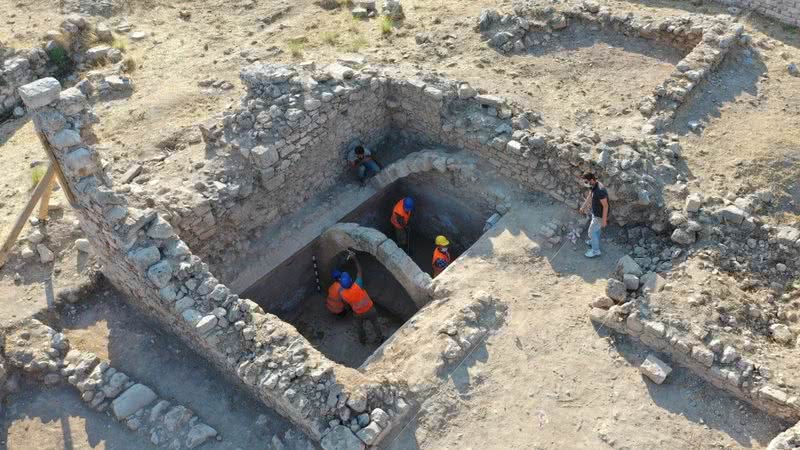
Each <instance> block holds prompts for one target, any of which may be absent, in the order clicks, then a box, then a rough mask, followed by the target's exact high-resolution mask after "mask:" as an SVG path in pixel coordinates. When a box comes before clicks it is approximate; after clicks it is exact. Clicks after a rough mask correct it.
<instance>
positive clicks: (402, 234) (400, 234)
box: [394, 228, 408, 249]
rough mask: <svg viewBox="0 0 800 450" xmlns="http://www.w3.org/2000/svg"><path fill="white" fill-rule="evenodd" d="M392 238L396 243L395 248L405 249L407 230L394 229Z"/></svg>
mask: <svg viewBox="0 0 800 450" xmlns="http://www.w3.org/2000/svg"><path fill="white" fill-rule="evenodd" d="M394 238H395V240H396V241H397V246H398V247H400V248H402V249H405V247H406V245H408V228H395V229H394Z"/></svg>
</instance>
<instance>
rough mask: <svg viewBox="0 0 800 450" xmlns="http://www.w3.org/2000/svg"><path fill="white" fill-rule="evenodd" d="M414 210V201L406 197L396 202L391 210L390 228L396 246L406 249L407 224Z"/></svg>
mask: <svg viewBox="0 0 800 450" xmlns="http://www.w3.org/2000/svg"><path fill="white" fill-rule="evenodd" d="M413 210H414V199H413V198H411V197H406V198H404V199H402V200H400V201H398V202H397V203H396V204H395V205H394V209H393V210H392V218H391V222H392V226H393V227H394V235H395V239H396V240H397V245H398V246H400V247H406V248H408V222H409V221H410V220H411V211H413Z"/></svg>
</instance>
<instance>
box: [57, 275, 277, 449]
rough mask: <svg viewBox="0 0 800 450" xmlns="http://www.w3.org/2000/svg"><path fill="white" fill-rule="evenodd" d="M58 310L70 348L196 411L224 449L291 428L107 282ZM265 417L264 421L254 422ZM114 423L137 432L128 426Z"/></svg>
mask: <svg viewBox="0 0 800 450" xmlns="http://www.w3.org/2000/svg"><path fill="white" fill-rule="evenodd" d="M60 313H61V314H60V315H59V316H58V319H57V320H58V321H57V322H56V321H50V323H49V324H50V326H53V327H54V328H56V329H59V330H61V331H62V332H63V333H64V334H66V335H67V337H68V338H69V340H70V345H71V347H72V348H76V349H78V350H81V351H91V352H94V353H96V354H97V355H99V356H101V357H103V358H107V359H108V360H109V361H110V363H111V365H112V366H113V367H114V368H116V369H117V370H120V371H122V372H124V373H126V374H127V375H129V376H130V377H131V378H133V379H135V380H137V381H140V382H142V383H144V384H146V385H148V386H150V387H151V388H152V389H153V390H154V391H155V392H156V393H157V394H158V395H159V396H160V397H162V398H164V399H166V400H169V401H170V402H172V403H173V404H180V405H184V406H186V407H188V408H190V409H191V410H192V411H195V413H196V414H197V416H199V418H200V420H201V421H203V422H205V423H207V424H208V425H210V426H212V427H214V428H215V429H217V430H218V431H219V432H220V433H222V435H223V439H224V441H223V442H224V443H225V444H226V448H228V447H230V448H237V447H238V448H261V447H263V445H264V442H265V439H266V441H267V442H268V441H269V437H270V436H272V435H276V434H277V435H280V436H283V435H284V433H285V432H286V430H288V429H289V428H291V427H292V425H291V424H290V423H288V422H287V421H286V420H285V419H284V418H282V417H281V416H279V415H278V414H277V413H276V412H275V411H273V410H271V409H268V408H267V407H265V406H264V405H263V404H262V403H261V402H259V401H257V400H256V399H254V398H253V396H252V395H251V394H250V393H248V392H247V391H246V390H245V389H244V388H243V387H242V386H241V385H240V381H238V380H236V379H233V378H232V377H227V376H226V375H225V374H224V373H222V372H220V371H218V370H217V369H216V367H215V366H213V365H212V364H210V363H209V361H208V360H207V359H205V357H203V356H202V355H198V354H197V353H196V352H195V351H194V350H192V349H191V348H189V347H188V346H186V345H185V344H184V343H183V341H182V340H181V339H180V338H178V337H177V336H175V335H173V334H171V333H168V332H165V331H162V327H161V326H160V325H159V324H157V323H153V322H151V321H150V320H149V319H148V318H147V316H146V315H145V314H144V313H143V312H142V311H140V310H139V309H138V308H135V307H133V306H131V305H130V303H129V301H128V299H127V298H125V295H124V294H122V293H120V292H119V291H117V290H116V289H114V288H113V287H112V286H110V284H109V283H108V282H107V281H103V282H102V283H101V284H100V285H99V286H98V288H97V290H96V291H94V292H93V293H92V294H91V295H88V296H87V297H85V298H82V299H81V301H80V303H78V304H77V305H75V306H70V305H66V306H62V308H61V311H60ZM165 368H167V370H165ZM70 389H71V388H70ZM261 415H263V416H264V417H265V419H266V422H265V423H264V424H258V423H256V420H257V419H258V418H259V416H261ZM113 426H114V427H119V428H121V429H123V431H124V432H125V433H126V434H127V435H130V436H133V435H135V433H133V432H131V431H129V430H127V429H126V428H125V425H124V424H116V425H113ZM148 445H149V444H148ZM148 445H145V446H139V447H136V448H145V447H147V446H148ZM109 448H115V447H109ZM120 448H124V447H120Z"/></svg>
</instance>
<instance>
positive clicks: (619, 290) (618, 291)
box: [606, 278, 627, 303]
mask: <svg viewBox="0 0 800 450" xmlns="http://www.w3.org/2000/svg"><path fill="white" fill-rule="evenodd" d="M606 295H608V296H609V297H611V298H612V299H613V300H615V301H617V302H619V303H621V302H624V301H625V296H626V295H627V290H626V289H625V284H623V283H622V282H621V281H619V280H615V279H613V278H612V279H609V280H608V285H607V286H606Z"/></svg>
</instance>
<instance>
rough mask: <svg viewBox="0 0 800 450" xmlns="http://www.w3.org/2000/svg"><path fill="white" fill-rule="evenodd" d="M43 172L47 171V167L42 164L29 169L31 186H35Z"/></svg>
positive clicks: (42, 176) (40, 179)
mask: <svg viewBox="0 0 800 450" xmlns="http://www.w3.org/2000/svg"><path fill="white" fill-rule="evenodd" d="M45 172H47V168H46V167H45V166H44V165H43V164H42V165H38V166H35V167H34V168H33V169H31V185H32V186H33V187H36V185H38V184H39V182H40V181H42V178H44V174H45Z"/></svg>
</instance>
